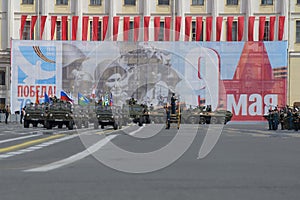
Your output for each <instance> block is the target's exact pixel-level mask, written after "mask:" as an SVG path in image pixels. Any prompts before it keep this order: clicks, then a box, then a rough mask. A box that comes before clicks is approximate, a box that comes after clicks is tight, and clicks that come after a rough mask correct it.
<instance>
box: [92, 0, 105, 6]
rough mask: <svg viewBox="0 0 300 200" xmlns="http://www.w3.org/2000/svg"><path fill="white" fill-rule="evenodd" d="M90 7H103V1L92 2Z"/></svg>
mask: <svg viewBox="0 0 300 200" xmlns="http://www.w3.org/2000/svg"><path fill="white" fill-rule="evenodd" d="M90 5H92V6H101V5H102V2H101V0H90Z"/></svg>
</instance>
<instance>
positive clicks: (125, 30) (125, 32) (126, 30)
mask: <svg viewBox="0 0 300 200" xmlns="http://www.w3.org/2000/svg"><path fill="white" fill-rule="evenodd" d="M129 23H130V18H129V17H123V40H124V41H128V36H129V29H130V27H129V26H130V24H129Z"/></svg>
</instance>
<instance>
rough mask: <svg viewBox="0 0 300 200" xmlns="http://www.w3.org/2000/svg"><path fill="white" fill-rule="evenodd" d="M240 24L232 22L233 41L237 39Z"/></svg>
mask: <svg viewBox="0 0 300 200" xmlns="http://www.w3.org/2000/svg"><path fill="white" fill-rule="evenodd" d="M237 35H238V25H237V22H236V21H234V22H232V41H237Z"/></svg>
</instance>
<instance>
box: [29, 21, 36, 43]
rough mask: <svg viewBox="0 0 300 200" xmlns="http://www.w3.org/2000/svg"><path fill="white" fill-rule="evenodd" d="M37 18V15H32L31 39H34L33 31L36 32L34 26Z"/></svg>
mask: <svg viewBox="0 0 300 200" xmlns="http://www.w3.org/2000/svg"><path fill="white" fill-rule="evenodd" d="M36 20H37V16H31V23H30V39H31V40H33V39H34V38H33V33H34V26H35V23H36Z"/></svg>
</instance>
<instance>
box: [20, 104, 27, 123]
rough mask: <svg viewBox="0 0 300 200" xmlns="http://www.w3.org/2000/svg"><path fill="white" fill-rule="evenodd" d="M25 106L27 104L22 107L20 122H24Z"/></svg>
mask: <svg viewBox="0 0 300 200" xmlns="http://www.w3.org/2000/svg"><path fill="white" fill-rule="evenodd" d="M25 108H26V106H25V107H24V108H22V110H21V115H20V124H22V122H23V117H24V116H25Z"/></svg>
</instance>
